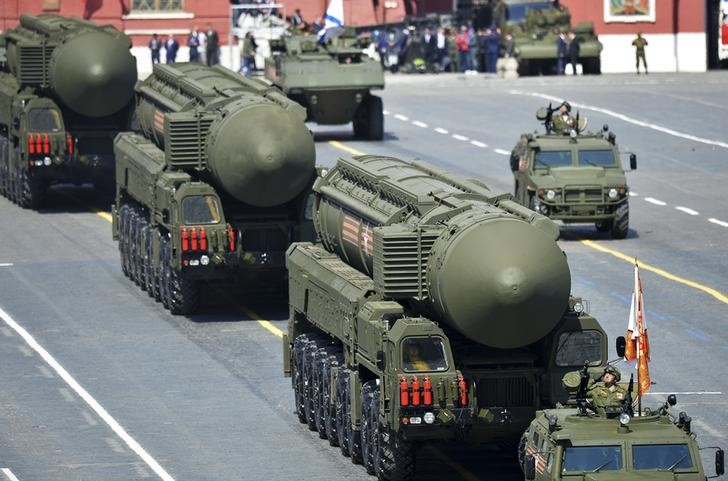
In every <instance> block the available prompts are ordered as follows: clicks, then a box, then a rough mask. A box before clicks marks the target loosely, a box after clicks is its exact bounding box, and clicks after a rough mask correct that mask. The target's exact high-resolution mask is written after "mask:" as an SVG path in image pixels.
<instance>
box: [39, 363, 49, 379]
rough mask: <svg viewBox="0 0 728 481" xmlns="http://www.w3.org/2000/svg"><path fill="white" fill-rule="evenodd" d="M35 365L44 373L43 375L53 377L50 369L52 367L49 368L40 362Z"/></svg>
mask: <svg viewBox="0 0 728 481" xmlns="http://www.w3.org/2000/svg"><path fill="white" fill-rule="evenodd" d="M35 367H36V368H37V369H38V370H39V371H40V373H41V374H42V375H43V377H45V378H48V379H53V373H52V372H51V371H50V369H48V368H47V367H45V366H44V365H42V364H39V365H37V366H35Z"/></svg>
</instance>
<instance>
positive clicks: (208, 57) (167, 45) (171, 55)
mask: <svg viewBox="0 0 728 481" xmlns="http://www.w3.org/2000/svg"><path fill="white" fill-rule="evenodd" d="M148 47H149V50H150V52H151V54H152V63H161V61H162V55H161V54H162V51H164V63H174V62H176V61H177V53H178V51H179V47H180V43H179V41H178V40H177V39H176V38H175V36H174V35H173V34H169V35H167V38H166V39H165V40H161V39H160V38H159V35H158V34H156V33H155V34H152V38H151V39H150V40H149V43H148ZM187 47H188V49H189V58H188V59H187V60H188V61H190V62H197V63H202V64H205V65H208V66H211V65H217V64H219V63H220V37H219V36H218V34H217V31H216V30H215V29H214V28H212V25H208V26H207V30H200V29H199V28H198V27H195V28H193V29H192V31H190V33H189V35H188V36H187Z"/></svg>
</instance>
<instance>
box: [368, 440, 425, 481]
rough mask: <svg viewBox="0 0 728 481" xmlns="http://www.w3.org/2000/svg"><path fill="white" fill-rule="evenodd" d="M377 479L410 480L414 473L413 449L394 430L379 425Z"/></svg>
mask: <svg viewBox="0 0 728 481" xmlns="http://www.w3.org/2000/svg"><path fill="white" fill-rule="evenodd" d="M377 452H378V453H379V456H378V461H377V468H376V471H377V479H379V480H380V481H410V480H411V479H412V476H414V474H415V463H416V460H415V450H414V446H412V443H410V442H409V441H405V440H404V439H403V438H402V436H399V435H398V434H397V433H396V432H393V431H390V430H389V429H386V428H385V427H383V426H379V445H378V449H377Z"/></svg>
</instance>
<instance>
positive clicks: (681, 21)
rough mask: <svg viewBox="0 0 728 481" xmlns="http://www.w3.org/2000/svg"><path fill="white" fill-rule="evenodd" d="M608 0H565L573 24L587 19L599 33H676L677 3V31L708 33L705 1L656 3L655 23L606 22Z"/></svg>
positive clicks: (690, 0)
mask: <svg viewBox="0 0 728 481" xmlns="http://www.w3.org/2000/svg"><path fill="white" fill-rule="evenodd" d="M604 1H605V0H561V3H562V4H563V5H566V6H567V7H568V8H569V10H570V11H571V22H572V25H573V24H576V23H578V22H581V21H583V20H590V21H592V22H594V29H595V30H596V32H597V34H628V33H629V34H631V33H635V32H637V31H640V32H643V33H673V32H674V19H675V16H674V9H675V4H676V2H677V5H678V12H677V31H678V32H705V2H704V1H703V0H655V22H654V23H652V22H638V23H618V22H610V23H605V22H604Z"/></svg>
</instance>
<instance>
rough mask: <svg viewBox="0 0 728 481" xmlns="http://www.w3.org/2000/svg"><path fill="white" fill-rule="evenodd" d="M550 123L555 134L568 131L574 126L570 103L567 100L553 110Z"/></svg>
mask: <svg viewBox="0 0 728 481" xmlns="http://www.w3.org/2000/svg"><path fill="white" fill-rule="evenodd" d="M551 124H552V125H553V129H554V132H556V133H557V134H566V133H569V132H570V131H571V129H573V128H574V125H575V121H574V117H572V115H571V104H569V102H567V101H564V102H563V103H562V104H561V106H559V110H558V111H557V112H554V114H553V116H552V117H551Z"/></svg>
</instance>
